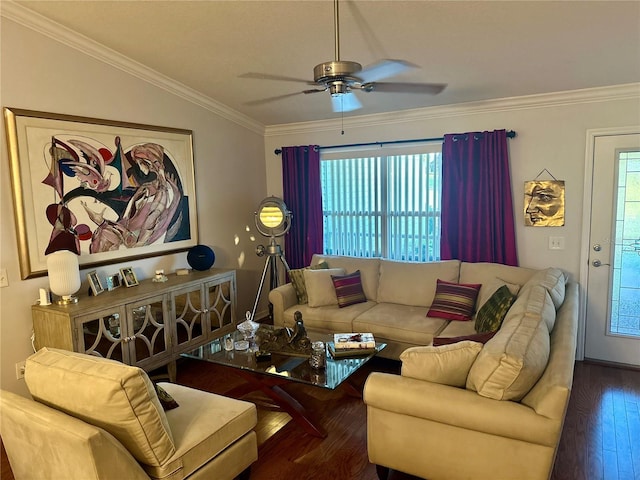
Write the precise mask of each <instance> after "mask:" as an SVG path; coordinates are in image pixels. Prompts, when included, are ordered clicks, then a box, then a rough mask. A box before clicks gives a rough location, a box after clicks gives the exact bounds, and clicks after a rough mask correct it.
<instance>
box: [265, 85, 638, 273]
mask: <svg viewBox="0 0 640 480" xmlns="http://www.w3.org/2000/svg"><path fill="white" fill-rule="evenodd" d="M327 101H329V100H328V99H327ZM363 101H364V100H363ZM366 101H375V99H374V98H373V97H372V96H368V97H367V98H366ZM348 120H349V119H348V118H345V122H344V132H345V133H344V135H342V134H341V129H342V126H341V122H340V120H339V119H337V120H335V121H333V122H314V123H307V124H298V125H282V126H273V127H267V131H266V138H265V159H266V163H267V189H268V191H269V193H270V194H273V195H280V194H281V192H282V171H281V157H280V156H279V155H274V153H273V152H274V149H276V148H280V147H282V146H288V145H309V144H318V145H342V144H351V143H359V142H375V141H386V140H398V139H416V138H431V137H441V136H442V135H443V134H445V133H460V132H469V131H483V130H494V129H503V128H504V129H507V130H515V131H516V132H517V137H516V138H514V139H511V140H509V150H510V159H511V177H512V183H513V194H514V209H515V214H516V236H517V244H518V254H519V260H520V265H522V266H526V267H546V266H557V267H560V268H563V269H565V270H566V271H568V272H570V273H571V274H572V276H573V278H574V279H578V278H579V271H580V246H581V241H582V238H581V229H582V204H583V191H584V171H585V168H584V167H585V146H586V138H587V130H588V129H595V128H609V127H623V126H631V125H638V124H640V88H639V86H638V85H634V86H621V87H612V88H607V89H597V90H589V91H581V92H565V93H560V94H555V95H543V96H536V97H527V98H515V99H508V100H506V99H505V100H497V101H488V102H483V103H476V104H468V105H457V106H449V107H437V108H432V109H421V110H414V111H410V112H406V113H405V114H400V113H398V114H395V115H387V116H370V117H368V118H365V117H360V118H358V119H355V120H354V121H353V122H349V121H348ZM545 168H546V169H547V170H548V171H550V172H551V173H552V174H553V176H554V177H555V178H556V179H558V180H565V182H566V185H565V187H566V224H565V226H564V227H547V228H543V227H525V226H524V219H523V208H524V182H525V181H527V180H533V179H534V178H536V176H537V175H538V174H539V173H540V172H541V171H542V170H543V169H545ZM543 178H544V179H550V178H551V177H549V176H547V174H546V173H545V174H544V176H543ZM293 213H294V215H295V212H293ZM549 236H564V237H565V243H566V249H565V250H563V251H558V250H549V248H548V242H549Z"/></svg>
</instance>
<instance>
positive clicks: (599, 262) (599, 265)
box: [591, 260, 611, 267]
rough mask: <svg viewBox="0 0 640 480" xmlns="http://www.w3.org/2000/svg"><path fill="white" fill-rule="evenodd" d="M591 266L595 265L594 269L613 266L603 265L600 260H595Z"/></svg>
mask: <svg viewBox="0 0 640 480" xmlns="http://www.w3.org/2000/svg"><path fill="white" fill-rule="evenodd" d="M591 265H593V266H594V267H602V266H603V265H607V266H610V265H611V264H609V263H602V262H601V261H600V260H594V261H593V262H592V263H591Z"/></svg>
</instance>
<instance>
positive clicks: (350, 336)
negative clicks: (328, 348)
mask: <svg viewBox="0 0 640 480" xmlns="http://www.w3.org/2000/svg"><path fill="white" fill-rule="evenodd" d="M333 343H334V344H335V346H334V348H335V349H336V350H352V349H375V348H376V341H375V339H374V338H373V333H334V334H333Z"/></svg>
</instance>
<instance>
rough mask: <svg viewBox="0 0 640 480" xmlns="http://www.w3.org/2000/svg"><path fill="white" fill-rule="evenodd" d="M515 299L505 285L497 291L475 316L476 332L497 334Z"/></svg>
mask: <svg viewBox="0 0 640 480" xmlns="http://www.w3.org/2000/svg"><path fill="white" fill-rule="evenodd" d="M515 299H516V296H515V295H513V294H512V293H511V292H510V291H509V288H508V287H507V286H506V285H502V286H501V287H500V288H499V289H497V290H496V291H495V293H494V294H493V295H491V297H490V298H489V300H487V301H486V302H485V304H484V305H483V306H482V307H481V308H480V310H478V313H477V314H476V325H475V327H476V332H478V333H482V332H497V331H498V330H499V329H500V325H502V321H503V320H504V317H505V316H506V315H507V312H508V311H509V309H510V308H511V305H513V302H514V301H515Z"/></svg>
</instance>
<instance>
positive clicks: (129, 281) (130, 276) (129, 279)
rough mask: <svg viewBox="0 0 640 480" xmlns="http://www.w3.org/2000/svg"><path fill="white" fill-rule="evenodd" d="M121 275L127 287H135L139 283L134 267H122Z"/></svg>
mask: <svg viewBox="0 0 640 480" xmlns="http://www.w3.org/2000/svg"><path fill="white" fill-rule="evenodd" d="M120 275H122V281H123V282H124V284H125V285H126V286H127V287H135V286H136V285H138V279H137V278H136V274H135V273H133V268H131V267H126V268H121V269H120Z"/></svg>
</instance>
